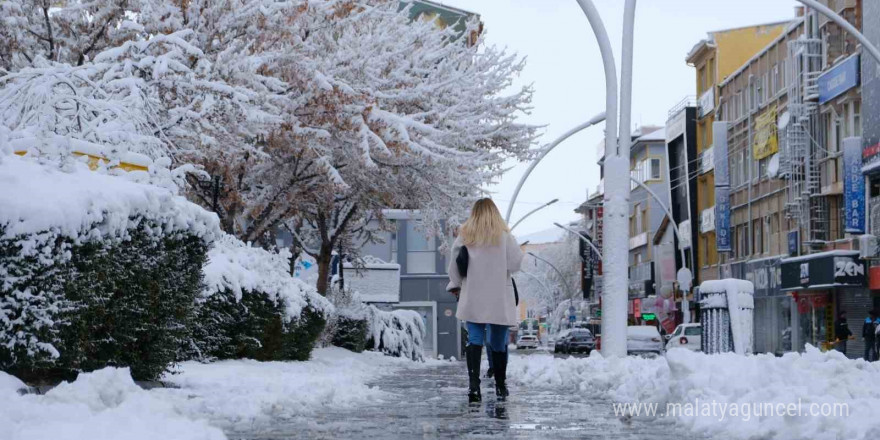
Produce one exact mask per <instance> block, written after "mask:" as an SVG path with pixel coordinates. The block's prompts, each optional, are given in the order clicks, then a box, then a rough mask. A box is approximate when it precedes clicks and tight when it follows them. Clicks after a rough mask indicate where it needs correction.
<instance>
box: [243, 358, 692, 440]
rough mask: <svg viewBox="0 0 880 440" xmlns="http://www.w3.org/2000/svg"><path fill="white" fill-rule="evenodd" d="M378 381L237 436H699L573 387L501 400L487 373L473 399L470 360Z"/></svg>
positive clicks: (516, 393) (515, 392)
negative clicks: (372, 391) (353, 403)
mask: <svg viewBox="0 0 880 440" xmlns="http://www.w3.org/2000/svg"><path fill="white" fill-rule="evenodd" d="M512 355H514V356H516V354H512ZM531 355H532V356H549V354H547V353H541V354H531ZM373 386H376V387H378V388H379V389H381V390H383V391H385V392H386V393H388V396H387V398H385V399H383V401H382V402H379V403H375V404H370V405H362V406H359V407H357V408H349V409H346V410H329V411H328V412H322V413H319V414H316V415H314V416H310V417H308V418H298V419H295V420H288V421H284V422H281V423H279V424H277V425H276V426H273V427H272V429H270V430H268V431H263V432H260V433H255V434H253V435H247V436H239V437H236V436H235V435H230V438H242V439H261V440H269V439H289V438H309V439H340V438H357V439H411V438H462V437H464V438H504V439H509V438H529V439H530V438H548V439H549V438H553V439H560V438H561V439H567V438H578V439H583V438H597V439H598V438H615V439H660V438H664V439H665V438H680V439H689V438H695V437H693V434H690V433H685V432H683V431H682V430H681V428H679V427H677V426H675V425H673V424H672V423H670V422H668V421H663V420H630V421H622V420H620V419H619V418H616V417H615V416H614V414H613V413H612V408H611V405H610V403H609V402H608V401H605V400H601V399H597V398H595V397H592V398H591V397H589V396H585V395H583V394H582V393H580V392H574V391H573V390H563V389H534V388H529V387H522V386H511V387H510V388H511V393H512V394H511V396H510V398H509V400H508V401H507V402H504V403H496V402H495V392H494V389H493V388H492V382H491V381H490V380H484V381H483V402H482V403H481V404H480V405H468V403H467V400H466V392H467V380H466V374H465V366H464V362H449V363H448V364H444V365H441V366H432V367H417V368H407V369H403V370H399V371H398V372H397V373H396V374H394V375H388V376H384V377H382V378H381V379H379V380H378V381H376V382H375V383H374V384H373ZM340 391H341V392H342V391H343V390H340Z"/></svg>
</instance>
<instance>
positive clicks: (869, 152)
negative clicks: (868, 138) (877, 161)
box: [862, 142, 880, 159]
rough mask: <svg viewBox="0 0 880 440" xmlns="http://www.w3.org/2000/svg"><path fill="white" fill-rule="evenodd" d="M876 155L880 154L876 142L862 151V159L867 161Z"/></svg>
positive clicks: (879, 145)
mask: <svg viewBox="0 0 880 440" xmlns="http://www.w3.org/2000/svg"><path fill="white" fill-rule="evenodd" d="M877 153H880V142H877V143H876V144H874V145H869V146H867V147H865V148H864V149H863V150H862V158H863V159H868V158H870V157H872V156H875V155H877Z"/></svg>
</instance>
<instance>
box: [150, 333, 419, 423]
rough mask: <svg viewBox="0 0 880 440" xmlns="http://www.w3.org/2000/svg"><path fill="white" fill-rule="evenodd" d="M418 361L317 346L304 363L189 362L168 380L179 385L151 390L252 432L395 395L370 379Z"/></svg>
mask: <svg viewBox="0 0 880 440" xmlns="http://www.w3.org/2000/svg"><path fill="white" fill-rule="evenodd" d="M413 365H416V364H413V363H412V362H407V361H405V360H403V359H397V358H392V357H387V356H383V355H381V354H379V353H371V352H364V353H353V352H350V351H348V350H344V349H341V348H336V347H332V348H321V349H316V350H315V351H314V352H313V353H312V359H311V360H309V361H305V362H257V361H252V360H230V361H221V362H214V363H211V364H201V363H197V362H184V363H183V364H181V365H180V374H174V375H169V376H168V377H167V378H166V380H167V381H170V382H172V383H174V384H175V385H177V386H180V389H173V388H165V389H156V390H153V391H152V392H153V393H156V394H157V395H158V396H160V397H161V398H162V399H163V400H168V401H170V402H173V404H174V406H175V407H176V408H177V409H178V410H179V411H181V412H182V413H183V414H186V415H188V416H190V417H192V418H198V417H205V418H207V419H208V420H210V421H211V423H213V424H216V425H217V426H221V427H222V428H223V429H225V430H227V431H245V430H246V431H250V432H253V431H255V430H258V429H260V428H263V427H268V426H269V425H271V424H272V423H273V421H275V420H278V419H282V420H283V419H289V418H292V417H299V416H307V415H309V414H313V413H314V412H316V411H326V410H327V409H332V408H350V407H356V406H358V405H362V404H365V403H370V402H378V401H381V400H382V399H383V398H394V396H389V395H386V394H385V393H383V392H382V391H380V390H378V389H377V388H375V387H371V386H369V385H367V383H368V382H369V381H371V380H374V379H375V378H377V377H379V376H380V375H383V374H389V373H393V372H394V371H395V370H396V369H397V368H400V367H409V366H413ZM157 438H159V437H157Z"/></svg>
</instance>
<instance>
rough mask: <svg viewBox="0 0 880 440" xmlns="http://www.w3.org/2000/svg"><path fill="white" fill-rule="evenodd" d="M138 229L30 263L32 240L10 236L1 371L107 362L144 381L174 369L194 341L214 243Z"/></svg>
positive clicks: (59, 249)
mask: <svg viewBox="0 0 880 440" xmlns="http://www.w3.org/2000/svg"><path fill="white" fill-rule="evenodd" d="M136 223H137V224H138V226H137V227H136V228H135V229H133V230H130V231H129V232H128V237H126V238H125V239H122V240H106V241H105V240H87V241H85V242H83V243H73V242H71V241H70V240H68V239H64V238H58V239H56V240H54V249H53V250H52V254H53V255H56V256H58V257H57V258H52V259H49V260H47V259H46V258H39V256H40V255H44V256H45V255H46V252H43V253H42V254H39V255H37V256H32V257H31V256H26V257H23V255H26V254H27V253H26V252H25V253H23V252H22V244H23V243H27V242H28V239H29V237H15V238H12V239H0V266H3V269H2V270H3V271H5V272H7V273H8V274H12V275H13V277H11V278H10V279H11V282H10V281H9V279H8V280H7V282H4V283H3V284H2V287H0V288H2V291H0V293H2V296H0V316H2V317H5V318H0V324H5V325H2V326H0V368H2V369H3V370H4V371H8V372H10V373H12V374H15V375H17V376H19V377H21V378H23V379H25V380H30V381H52V380H58V379H70V378H72V377H74V376H76V374H77V373H78V372H80V371H92V370H95V369H99V368H103V367H106V366H117V367H130V368H131V372H132V376H133V377H134V378H135V379H138V380H154V379H158V378H159V377H160V376H161V375H162V374H163V373H164V372H165V371H167V370H168V368H169V366H170V365H171V364H172V363H173V362H174V361H175V360H177V359H178V358H179V357H180V356H181V353H182V352H183V350H184V349H185V348H186V345H187V344H188V343H189V341H190V340H191V336H190V328H191V325H192V319H193V313H194V311H195V309H194V302H195V298H196V296H197V295H198V294H199V293H200V292H201V290H202V274H201V267H202V266H203V264H204V261H205V254H206V244H205V242H204V241H203V240H202V239H201V238H198V237H195V236H192V235H187V234H181V233H178V234H173V235H170V236H163V235H157V233H156V232H155V231H161V228H157V227H156V226H157V225H152V224H148V222H145V221H139V222H136ZM0 236H3V235H2V232H0ZM34 292H38V293H39V294H37V295H32V296H31V297H28V293H34ZM35 313H36V314H37V315H38V316H40V319H38V320H35V319H32V318H30V319H29V318H27V317H28V315H30V314H35ZM19 332H23V333H24V334H27V335H29V336H28V337H30V338H32V340H31V341H29V342H24V343H22V342H23V341H21V340H16V339H15V336H14V335H15V334H19V335H20V334H22V333H19Z"/></svg>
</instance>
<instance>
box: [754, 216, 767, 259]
mask: <svg viewBox="0 0 880 440" xmlns="http://www.w3.org/2000/svg"><path fill="white" fill-rule="evenodd" d="M761 223H762V222H761V220H755V221H753V222H752V235H753V236H754V238H755V241H754V243H752V253H753V254H760V253H761V252H762V251H763V250H764V225H762V224H761Z"/></svg>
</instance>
